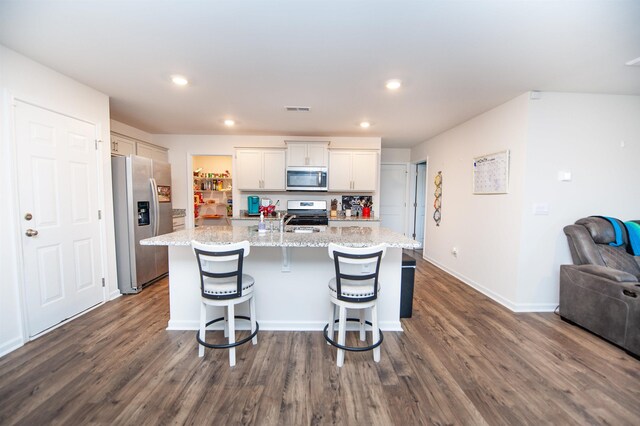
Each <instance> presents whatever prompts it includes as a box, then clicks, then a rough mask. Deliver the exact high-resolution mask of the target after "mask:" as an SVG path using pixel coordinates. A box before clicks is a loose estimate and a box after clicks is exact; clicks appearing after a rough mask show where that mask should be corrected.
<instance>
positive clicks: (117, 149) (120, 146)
mask: <svg viewBox="0 0 640 426" xmlns="http://www.w3.org/2000/svg"><path fill="white" fill-rule="evenodd" d="M111 153H112V154H116V155H133V154H135V153H136V148H135V143H134V142H133V141H130V140H128V139H125V138H121V137H118V136H111Z"/></svg>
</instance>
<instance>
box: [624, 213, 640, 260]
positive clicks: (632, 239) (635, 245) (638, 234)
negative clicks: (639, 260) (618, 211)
mask: <svg viewBox="0 0 640 426" xmlns="http://www.w3.org/2000/svg"><path fill="white" fill-rule="evenodd" d="M638 222H640V221H637V220H636V221H629V222H625V223H624V225H625V226H626V228H627V234H629V245H630V246H631V254H633V255H634V256H640V223H638Z"/></svg>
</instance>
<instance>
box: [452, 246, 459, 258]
mask: <svg viewBox="0 0 640 426" xmlns="http://www.w3.org/2000/svg"><path fill="white" fill-rule="evenodd" d="M451 255H453V257H458V247H452V248H451Z"/></svg>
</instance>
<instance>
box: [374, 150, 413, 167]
mask: <svg viewBox="0 0 640 426" xmlns="http://www.w3.org/2000/svg"><path fill="white" fill-rule="evenodd" d="M410 161H411V149H410V148H383V149H382V154H381V159H380V162H381V163H409V162H410Z"/></svg>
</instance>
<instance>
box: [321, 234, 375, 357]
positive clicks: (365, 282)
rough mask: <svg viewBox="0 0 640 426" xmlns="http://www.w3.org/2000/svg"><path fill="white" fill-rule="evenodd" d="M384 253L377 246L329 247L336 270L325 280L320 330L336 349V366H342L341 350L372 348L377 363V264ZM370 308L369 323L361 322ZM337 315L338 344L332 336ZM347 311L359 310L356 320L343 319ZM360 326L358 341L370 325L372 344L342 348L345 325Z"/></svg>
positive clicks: (363, 336) (344, 346)
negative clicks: (325, 318) (325, 315)
mask: <svg viewBox="0 0 640 426" xmlns="http://www.w3.org/2000/svg"><path fill="white" fill-rule="evenodd" d="M385 252H386V246H385V245H384V244H380V245H377V246H373V247H365V248H354V247H344V246H339V245H337V244H333V243H331V244H329V257H330V258H331V259H333V261H334V265H335V268H336V276H335V278H331V280H329V294H330V299H331V302H330V304H329V307H330V311H329V323H328V324H327V326H326V327H325V328H324V330H325V334H324V338H325V339H326V340H327V342H328V343H330V344H332V345H333V346H335V347H336V348H338V355H337V364H338V367H342V365H343V364H344V351H370V350H372V349H373V360H374V361H375V362H380V344H381V343H382V339H383V336H382V332H381V331H380V328H379V327H378V292H379V291H380V283H379V282H378V275H379V273H380V263H381V262H382V258H383V257H384V254H385ZM368 308H370V309H371V322H369V321H365V310H366V309H368ZM336 309H339V314H338V320H337V322H338V341H337V342H336V341H335V340H334V336H335V323H336V320H335V313H336V312H335V311H336ZM347 309H357V310H359V311H360V312H359V318H347ZM347 321H355V322H359V323H360V327H359V331H360V340H361V341H365V340H366V339H365V337H366V333H365V325H369V326H371V334H372V342H373V343H372V344H371V345H368V346H346V345H345V340H346V323H347Z"/></svg>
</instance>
